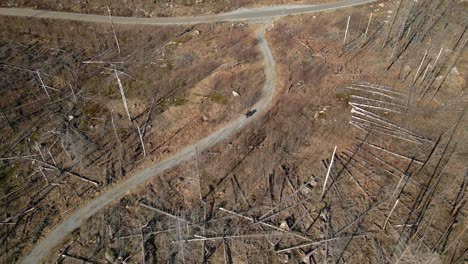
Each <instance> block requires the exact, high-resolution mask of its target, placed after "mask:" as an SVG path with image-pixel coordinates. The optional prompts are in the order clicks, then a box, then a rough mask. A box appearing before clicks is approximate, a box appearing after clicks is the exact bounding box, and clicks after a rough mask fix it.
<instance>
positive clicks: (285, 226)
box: [279, 221, 289, 231]
mask: <svg viewBox="0 0 468 264" xmlns="http://www.w3.org/2000/svg"><path fill="white" fill-rule="evenodd" d="M279 227H280V228H281V229H283V230H284V231H289V225H288V223H287V222H286V221H283V222H281V224H280V226H279Z"/></svg>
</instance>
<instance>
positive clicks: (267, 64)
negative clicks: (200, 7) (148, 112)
mask: <svg viewBox="0 0 468 264" xmlns="http://www.w3.org/2000/svg"><path fill="white" fill-rule="evenodd" d="M374 1H375V0H344V1H341V2H338V3H332V4H324V5H316V6H310V5H307V6H277V7H269V8H256V9H247V10H239V11H234V12H230V13H224V14H220V15H213V16H199V17H182V18H134V17H113V22H114V23H118V24H140V25H141V24H143V25H145V24H146V25H169V24H170V25H175V24H195V23H211V22H227V21H246V22H268V21H271V20H272V19H274V18H279V17H282V16H286V15H292V14H302V13H309V12H319V11H326V10H333V9H338V8H344V7H350V6H354V5H359V4H365V3H370V2H374ZM0 15H6V16H20V17H38V18H53V19H64V20H74V21H85V22H102V23H108V22H109V17H108V16H99V15H83V14H74V13H63V12H51V11H40V10H32V9H16V8H14V9H13V8H12V9H9V8H0ZM265 30H266V25H263V26H262V27H261V28H260V29H258V30H257V31H256V37H257V41H258V44H259V47H260V49H261V52H262V55H263V59H264V71H265V83H264V86H263V90H262V96H261V99H260V100H259V101H258V102H257V103H256V104H255V105H254V106H253V107H252V108H253V109H257V113H256V114H255V115H254V116H252V117H250V118H247V117H245V116H244V115H242V116H240V117H238V118H237V119H235V120H234V121H232V122H230V123H229V124H227V125H226V126H224V127H222V128H220V129H219V130H217V131H216V132H214V133H213V134H211V135H209V136H207V137H206V138H204V139H202V140H200V141H199V142H197V143H195V144H193V145H191V146H189V147H187V148H185V149H183V150H181V151H180V152H177V153H176V154H175V155H174V156H172V157H170V158H167V159H165V160H163V161H161V162H159V163H157V164H154V165H153V166H151V167H149V168H147V169H145V170H143V171H141V172H138V173H136V174H135V175H133V176H130V177H129V178H127V179H125V180H124V181H122V182H119V183H117V184H116V185H114V186H112V187H110V189H109V190H106V191H105V192H104V193H103V194H102V195H100V196H98V197H96V198H94V199H93V200H91V201H89V202H88V203H87V204H86V205H84V206H83V207H81V208H79V209H77V210H76V211H75V212H74V213H73V214H72V215H71V216H69V217H68V218H66V219H65V220H63V221H62V222H61V223H60V224H58V225H57V226H56V227H55V228H54V229H53V230H52V231H51V232H49V233H48V234H47V235H46V237H45V238H44V239H42V240H41V241H40V242H39V243H38V244H36V245H35V246H34V248H33V249H32V251H31V252H30V253H29V254H28V255H27V256H26V257H25V258H24V259H23V260H22V261H21V263H25V264H31V263H39V262H41V261H43V260H44V259H45V258H46V256H47V255H48V254H49V252H51V250H52V249H54V248H55V247H57V246H58V245H60V243H61V242H62V241H63V240H64V239H65V238H66V237H67V236H68V234H70V233H71V232H72V231H73V230H75V229H77V228H79V227H80V226H81V225H82V224H83V222H84V221H85V220H86V219H88V218H89V217H91V216H92V215H94V214H96V213H97V212H98V211H100V210H102V209H103V208H104V207H106V206H107V205H109V204H110V203H112V202H113V201H115V200H116V199H117V198H119V197H121V196H123V195H124V194H125V193H126V192H128V191H129V190H131V189H133V188H135V187H137V186H138V185H140V184H142V183H144V182H145V181H147V180H148V179H150V178H152V177H154V176H156V175H158V174H159V173H162V172H164V171H165V170H167V169H170V168H172V167H174V166H176V165H178V164H180V163H181V162H183V161H187V160H190V159H191V158H193V157H194V156H195V151H203V150H205V149H207V148H209V147H210V146H213V145H214V144H216V143H218V142H221V141H223V140H224V139H226V138H228V137H229V136H230V135H232V134H233V133H235V132H237V131H240V129H242V128H243V127H245V126H247V125H248V124H249V123H251V122H252V121H254V120H255V119H257V118H258V117H259V116H261V115H262V114H263V113H265V112H266V110H267V109H268V107H269V105H270V103H271V101H272V100H273V96H274V93H275V80H276V73H275V61H274V58H273V55H272V52H271V50H270V47H269V45H268V42H267V40H266V38H265Z"/></svg>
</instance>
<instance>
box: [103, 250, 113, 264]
mask: <svg viewBox="0 0 468 264" xmlns="http://www.w3.org/2000/svg"><path fill="white" fill-rule="evenodd" d="M105 258H106V260H107V261H109V262H110V263H114V262H115V253H114V251H112V249H109V250H106V253H105Z"/></svg>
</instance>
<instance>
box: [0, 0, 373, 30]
mask: <svg viewBox="0 0 468 264" xmlns="http://www.w3.org/2000/svg"><path fill="white" fill-rule="evenodd" d="M375 1H376V0H343V1H339V2H336V3H329V4H322V5H282V6H271V7H261V8H253V9H241V10H237V11H233V12H229V13H222V14H218V15H208V16H197V17H153V18H144V17H118V16H113V17H112V20H113V22H114V23H116V24H127V25H131V24H138V25H178V24H198V23H213V22H233V21H244V22H263V21H265V20H271V19H275V18H279V17H282V16H287V15H296V14H304V13H311V12H319V11H326V10H335V9H338V8H344V7H351V6H355V5H361V4H365V3H371V2H375ZM0 15H4V16H20V17H37V18H51V19H65V20H74V21H84V22H98V23H108V22H109V17H108V16H103V15H90V14H79V13H66V12H54V11H45V10H36V9H26V8H0Z"/></svg>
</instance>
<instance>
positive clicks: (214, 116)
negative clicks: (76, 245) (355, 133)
mask: <svg viewBox="0 0 468 264" xmlns="http://www.w3.org/2000/svg"><path fill="white" fill-rule="evenodd" d="M0 19H1V21H0V23H1V24H2V28H1V40H0V67H1V72H0V76H1V77H0V80H1V87H2V89H1V91H0V98H2V99H1V101H0V110H1V120H2V122H1V126H0V131H1V132H0V133H1V135H2V136H1V143H0V156H1V157H0V175H1V190H0V196H1V204H2V209H1V210H2V211H1V215H2V219H1V225H2V226H1V230H2V231H1V241H2V246H1V252H2V253H1V256H2V261H3V262H5V263H12V262H14V261H15V260H16V259H18V257H20V256H21V254H22V252H24V250H25V249H27V248H29V247H30V246H31V244H33V243H35V242H37V241H38V240H39V239H40V238H41V236H42V235H43V234H44V233H45V232H47V231H48V230H49V229H50V228H51V227H53V226H54V225H55V224H56V223H57V222H59V221H60V220H61V219H62V217H63V216H65V215H66V213H67V212H69V211H70V210H74V209H76V208H77V207H79V206H80V204H82V203H83V202H85V201H87V200H88V199H90V198H92V197H94V196H95V195H98V194H99V193H100V192H102V191H103V190H105V189H106V188H107V187H108V186H110V185H112V184H113V183H115V182H118V181H119V180H121V179H123V178H125V177H127V176H128V174H129V173H131V172H132V171H134V170H135V169H137V168H141V167H145V166H146V164H147V163H149V162H151V163H153V162H157V161H159V160H161V159H163V158H165V157H168V156H170V155H172V153H174V152H176V151H178V150H180V149H181V148H183V147H184V146H187V145H189V144H191V143H193V142H195V141H197V140H199V139H201V138H203V137H204V136H206V135H208V134H209V133H210V132H211V131H213V130H214V129H216V128H218V127H219V126H222V125H223V124H225V123H226V122H227V121H229V120H230V118H231V117H237V116H238V115H239V114H241V113H243V112H244V111H246V109H247V108H248V107H250V106H251V104H252V103H253V102H255V101H256V100H257V98H258V96H259V94H260V91H261V87H262V82H263V79H264V78H263V68H262V61H261V60H260V58H259V52H258V51H257V49H256V40H255V38H254V36H253V34H251V28H250V27H247V26H243V27H237V26H232V25H227V24H220V25H200V26H195V27H161V28H157V27H156V28H155V27H133V26H132V27H125V26H119V27H115V32H116V36H117V39H118V45H117V43H116V41H115V38H114V34H113V30H112V28H111V26H108V25H95V24H85V23H74V22H64V21H60V22H59V23H57V21H48V20H35V23H31V21H30V20H24V19H16V18H4V17H1V18H0ZM77 36H79V37H78V38H77ZM116 74H117V75H116ZM117 76H118V79H119V80H120V82H121V84H122V87H123V90H124V94H125V97H126V101H127V105H128V109H129V113H130V120H129V117H128V116H127V113H126V110H125V108H124V106H123V101H122V95H121V93H120V91H119V85H118V82H119V80H117ZM251 80H252V81H251ZM232 91H237V92H238V93H239V94H240V95H241V96H240V97H234V96H233V95H232ZM140 135H141V137H140ZM142 141H143V144H144V146H145V149H143V147H142V143H141V142H142ZM145 154H146V157H144V155H145Z"/></svg>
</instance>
